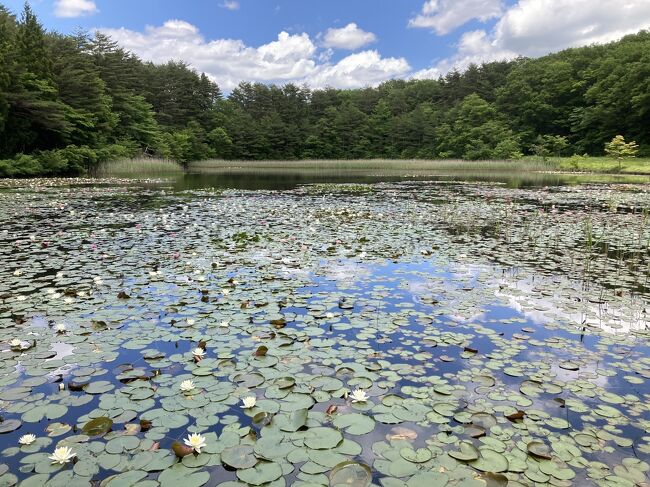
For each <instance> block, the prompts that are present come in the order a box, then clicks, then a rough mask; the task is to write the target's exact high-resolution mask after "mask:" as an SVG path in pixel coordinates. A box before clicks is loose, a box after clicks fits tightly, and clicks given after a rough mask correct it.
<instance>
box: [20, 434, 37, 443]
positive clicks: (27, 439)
mask: <svg viewBox="0 0 650 487" xmlns="http://www.w3.org/2000/svg"><path fill="white" fill-rule="evenodd" d="M35 441H36V435H33V434H31V433H30V434H28V435H23V436H21V437H20V438H18V443H20V444H21V445H31V444H32V443H34V442H35Z"/></svg>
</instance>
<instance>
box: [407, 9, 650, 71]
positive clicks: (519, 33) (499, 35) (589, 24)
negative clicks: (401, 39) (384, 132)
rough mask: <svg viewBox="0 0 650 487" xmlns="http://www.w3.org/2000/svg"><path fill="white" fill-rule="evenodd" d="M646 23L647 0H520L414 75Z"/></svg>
mask: <svg viewBox="0 0 650 487" xmlns="http://www.w3.org/2000/svg"><path fill="white" fill-rule="evenodd" d="M648 28H650V0H519V1H518V2H517V3H516V4H514V5H513V6H511V7H510V8H508V9H507V10H506V11H505V12H504V13H503V15H502V16H501V17H500V18H499V20H498V21H497V23H496V25H495V26H494V28H493V29H492V30H491V31H489V32H488V31H485V30H477V31H471V32H466V33H465V34H463V35H462V36H461V39H460V41H459V42H458V45H457V46H456V52H455V53H454V54H453V55H452V56H451V57H449V58H446V59H443V60H441V61H439V62H437V63H436V64H435V65H434V66H432V67H431V68H429V69H424V70H421V71H418V72H416V73H415V74H414V77H416V78H435V77H438V76H440V75H444V74H445V73H446V72H448V71H450V70H451V69H453V68H456V69H459V70H463V69H464V68H466V67H467V66H469V64H470V63H477V64H478V63H481V62H484V61H485V62H489V61H496V60H502V59H512V58H514V57H517V56H519V55H523V56H529V57H538V56H543V55H545V54H549V53H551V52H556V51H559V50H562V49H565V48H568V47H578V46H585V45H589V44H593V43H603V42H609V41H613V40H616V39H619V38H621V37H622V36H624V35H626V34H631V33H635V32H638V31H639V30H641V29H648Z"/></svg>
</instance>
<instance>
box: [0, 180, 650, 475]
mask: <svg viewBox="0 0 650 487" xmlns="http://www.w3.org/2000/svg"><path fill="white" fill-rule="evenodd" d="M623 183H625V184H623ZM642 183H643V182H642V181H639V180H637V179H632V178H627V179H620V180H616V181H604V180H602V179H601V178H595V177H592V176H589V177H587V176H585V177H576V176H572V177H568V176H562V175H550V174H549V175H546V174H545V175H526V176H521V175H506V176H503V175H494V174H492V175H490V174H472V175H468V174H449V175H431V174H428V175H426V174H412V175H410V176H409V177H399V176H397V175H395V174H385V173H382V174H367V173H365V174H364V173H354V174H350V173H344V174H342V173H336V174H332V173H328V174H323V173H318V172H310V173H305V172H300V173H294V174H287V173H286V172H277V171H275V172H273V171H272V172H268V171H264V172H259V171H250V172H249V171H235V170H230V171H223V172H219V173H213V174H210V175H196V174H188V175H183V176H182V177H179V178H176V179H174V180H166V181H158V182H155V181H153V182H152V181H145V182H132V183H131V184H126V182H125V181H123V180H103V181H73V182H71V181H54V180H36V181H35V180H32V181H29V182H25V183H18V184H15V183H14V184H12V185H11V187H8V188H5V189H4V190H3V191H1V192H0V259H1V260H2V263H3V265H2V267H1V268H0V372H1V374H0V416H1V417H2V421H1V422H0V442H1V443H0V444H1V446H2V449H1V453H2V459H1V460H0V485H13V484H16V483H21V485H63V484H66V485H98V484H99V485H102V486H118V485H119V486H122V485H139V486H156V485H162V486H170V485H179V484H183V485H187V486H202V485H208V486H213V485H221V486H224V487H235V486H245V485H264V486H272V487H277V486H285V485H294V486H296V487H307V486H321V485H323V486H326V485H353V486H365V487H367V486H369V485H377V486H379V485H380V486H383V487H398V486H399V487H403V486H408V487H418V486H431V485H436V486H437V485H441V486H444V485H449V486H486V485H490V486H493V485H496V486H501V485H503V486H505V485H508V486H517V485H556V486H558V485H617V486H619V485H622V486H628V485H629V486H634V485H644V483H647V482H648V479H647V472H648V470H649V469H650V466H649V465H648V463H647V462H648V459H649V453H650V435H649V434H648V429H649V428H650V411H649V403H650V401H648V399H649V394H650V388H649V387H648V380H649V379H650V348H649V347H648V344H649V341H648V338H649V336H650V333H649V332H648V318H647V307H648V299H650V286H649V283H648V278H649V276H650V272H649V271H650V265H649V251H648V249H649V246H648V245H649V242H650V227H649V225H648V223H649V221H648V220H649V218H648V215H649V210H650V186H648V185H646V184H642ZM186 381H191V382H186ZM181 384H183V387H182V388H181ZM252 398H254V401H253V399H252ZM244 399H247V401H244ZM252 403H254V404H253V405H252V406H251V404H252ZM246 406H250V407H246ZM30 434H31V435H34V438H33V439H32V438H31V437H26V436H25V435H30ZM190 434H198V435H201V436H200V437H199V442H200V445H202V446H199V447H198V449H197V450H195V451H192V450H191V448H189V447H186V446H184V440H186V439H188V436H189V435H190ZM21 439H22V444H21ZM201 440H202V441H201ZM56 447H67V448H69V450H66V451H65V453H67V454H68V456H69V458H64V459H63V460H62V461H61V463H53V460H52V459H51V458H50V456H51V455H52V454H53V452H54V450H55V448H56ZM66 460H69V461H66Z"/></svg>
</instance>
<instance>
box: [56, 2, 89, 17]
mask: <svg viewBox="0 0 650 487" xmlns="http://www.w3.org/2000/svg"><path fill="white" fill-rule="evenodd" d="M97 12H98V9H97V5H96V4H95V2H94V1H93V0H56V2H55V3H54V15H56V16H57V17H68V18H71V17H82V16H84V15H92V14H94V13H97Z"/></svg>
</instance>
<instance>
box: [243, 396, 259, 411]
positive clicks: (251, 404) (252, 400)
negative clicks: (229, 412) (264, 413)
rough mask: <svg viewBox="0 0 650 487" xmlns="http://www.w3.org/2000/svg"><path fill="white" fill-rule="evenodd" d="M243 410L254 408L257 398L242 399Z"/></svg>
mask: <svg viewBox="0 0 650 487" xmlns="http://www.w3.org/2000/svg"><path fill="white" fill-rule="evenodd" d="M242 402H243V403H244V404H243V406H242V407H243V408H244V409H251V408H254V407H255V404H256V403H257V398H256V397H255V396H248V397H245V398H243V399H242Z"/></svg>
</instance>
